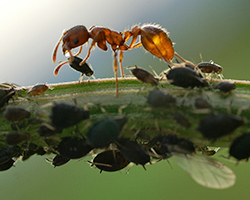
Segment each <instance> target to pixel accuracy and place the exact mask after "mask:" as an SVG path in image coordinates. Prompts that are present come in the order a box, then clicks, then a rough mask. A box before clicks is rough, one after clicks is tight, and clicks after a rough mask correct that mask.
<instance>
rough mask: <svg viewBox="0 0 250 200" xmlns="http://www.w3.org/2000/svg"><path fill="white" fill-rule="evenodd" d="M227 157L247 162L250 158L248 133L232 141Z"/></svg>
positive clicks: (249, 135) (249, 134)
mask: <svg viewBox="0 0 250 200" xmlns="http://www.w3.org/2000/svg"><path fill="white" fill-rule="evenodd" d="M229 155H230V156H233V157H234V158H236V159H237V160H243V159H246V160H247V161H248V159H249V157H250V133H244V134H242V135H241V136H239V137H237V138H236V139H235V140H234V141H233V143H232V144H231V146H230V149H229Z"/></svg>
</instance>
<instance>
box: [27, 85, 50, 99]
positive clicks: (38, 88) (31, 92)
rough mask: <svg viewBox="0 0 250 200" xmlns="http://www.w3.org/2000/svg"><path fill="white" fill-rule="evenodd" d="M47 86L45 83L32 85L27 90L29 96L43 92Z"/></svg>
mask: <svg viewBox="0 0 250 200" xmlns="http://www.w3.org/2000/svg"><path fill="white" fill-rule="evenodd" d="M48 88H49V87H48V86H47V85H46V84H38V85H34V86H32V87H31V88H29V90H28V91H27V94H28V95H29V96H36V95H40V94H42V93H44V92H45V91H46V90H47V89H48Z"/></svg>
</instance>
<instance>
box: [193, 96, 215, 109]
mask: <svg viewBox="0 0 250 200" xmlns="http://www.w3.org/2000/svg"><path fill="white" fill-rule="evenodd" d="M194 106H195V108H197V109H209V108H212V105H211V104H210V103H209V102H208V101H206V100H205V99H203V98H201V97H198V98H196V99H195V103H194Z"/></svg>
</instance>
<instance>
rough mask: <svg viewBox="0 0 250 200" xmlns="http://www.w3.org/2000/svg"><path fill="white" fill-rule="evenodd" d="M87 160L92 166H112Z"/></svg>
mask: <svg viewBox="0 0 250 200" xmlns="http://www.w3.org/2000/svg"><path fill="white" fill-rule="evenodd" d="M87 162H88V163H90V164H91V167H93V166H94V165H101V166H104V167H112V165H109V164H105V163H96V162H91V161H89V160H87Z"/></svg>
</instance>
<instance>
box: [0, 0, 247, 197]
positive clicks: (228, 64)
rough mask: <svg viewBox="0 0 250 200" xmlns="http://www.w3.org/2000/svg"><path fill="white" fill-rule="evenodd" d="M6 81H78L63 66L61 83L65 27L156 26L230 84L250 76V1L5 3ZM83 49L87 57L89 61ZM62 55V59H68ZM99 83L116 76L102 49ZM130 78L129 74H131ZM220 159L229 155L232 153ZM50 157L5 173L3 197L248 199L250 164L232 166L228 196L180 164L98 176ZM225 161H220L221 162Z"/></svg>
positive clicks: (141, 60)
mask: <svg viewBox="0 0 250 200" xmlns="http://www.w3.org/2000/svg"><path fill="white" fill-rule="evenodd" d="M0 5H1V10H0V11H1V12H0V20H1V27H2V28H1V29H2V30H1V33H0V34H1V37H0V42H1V44H2V48H1V50H0V51H1V52H0V55H1V74H0V81H1V82H5V81H8V82H14V83H17V84H19V85H32V84H35V83H38V82H40V83H44V82H48V83H55V82H64V81H75V80H78V78H79V74H78V73H76V72H75V71H73V70H71V69H70V68H69V67H67V66H64V67H63V68H62V69H61V70H60V72H59V74H58V76H57V77H54V75H53V73H52V72H53V69H54V67H55V66H56V64H54V63H52V60H51V55H52V51H53V49H54V46H55V44H56V42H57V41H58V39H59V37H60V36H61V34H62V31H63V30H64V29H69V28H71V27H72V26H75V25H78V24H83V25H85V26H86V27H87V28H89V27H91V26H92V25H101V26H105V27H109V28H111V29H114V30H117V31H123V30H126V29H130V28H131V26H133V25H135V24H139V23H140V24H144V23H156V24H160V25H161V26H162V27H164V28H166V29H167V30H168V31H169V32H170V38H171V40H172V41H173V42H174V43H175V50H176V51H177V52H178V53H179V54H180V55H182V56H183V57H184V58H186V59H188V60H191V61H193V62H195V63H199V62H200V61H201V59H200V56H199V54H200V53H201V54H202V57H203V60H204V61H209V60H211V59H213V60H214V61H215V62H216V63H218V64H220V65H221V66H223V75H224V76H225V78H232V79H244V80H249V78H250V75H249V74H250V67H249V64H250V56H249V52H250V40H249V35H250V12H249V8H250V1H248V0H237V1H235V0H220V1H218V0H209V1H198V0H190V1H184V0H166V1H160V0H155V1H149V0H138V1H132V0H127V1H114V0H106V1H97V0H91V1H86V0H85V1H74V0H72V1H64V2H62V1H59V0H58V1H47V0H45V1H29V0H24V1H9V0H8V1H4V0H3V1H1V3H0ZM86 51H87V48H86V47H85V48H84V51H83V53H82V54H81V56H82V57H84V56H85V55H86ZM64 59H65V58H64V57H63V55H62V53H61V50H59V52H58V59H57V61H60V60H64ZM89 62H90V63H91V64H92V66H93V68H94V70H95V76H96V77H97V78H102V77H112V76H113V70H112V62H113V59H112V54H111V51H110V50H109V51H108V52H103V51H101V50H99V49H98V48H96V49H95V50H94V51H92V54H91V56H90V58H89ZM123 64H124V66H132V65H138V66H140V67H143V68H145V69H149V67H148V66H149V65H151V66H152V67H153V68H154V69H155V70H156V71H157V72H158V73H160V72H161V71H162V70H164V69H166V68H167V66H166V64H165V63H164V62H163V61H159V59H158V58H154V57H153V56H152V55H151V54H150V53H147V52H146V53H145V51H144V50H143V49H142V48H138V49H134V50H131V51H128V52H125V53H124V61H123ZM125 73H128V72H125ZM218 154H222V155H228V153H227V150H224V151H220V152H219V153H218ZM45 158H46V157H38V156H37V157H35V156H33V157H32V158H30V159H29V160H28V161H26V162H25V163H22V162H21V161H18V162H17V163H16V167H13V168H11V169H10V170H8V171H6V172H1V173H0V197H1V199H5V200H8V199H20V200H22V199H26V200H27V199H144V200H146V199H185V200H189V199H192V200H195V199H199V200H200V199H202V200H206V199H229V200H230V199H249V197H248V195H247V192H248V189H249V182H250V176H249V163H241V164H240V165H238V166H236V165H235V164H234V163H230V162H228V161H224V160H223V159H222V161H223V162H224V163H226V164H227V165H228V166H229V167H230V168H231V169H232V170H233V171H234V172H235V173H236V175H237V181H236V184H235V186H233V187H232V188H229V189H225V190H213V189H207V188H204V187H202V186H199V185H198V184H196V183H195V182H194V181H192V179H191V178H190V176H189V175H188V174H187V173H186V172H184V171H183V170H181V169H180V168H179V167H178V166H177V165H175V164H174V163H173V162H172V163H171V164H172V166H173V169H171V167H170V166H169V165H168V163H167V162H166V161H162V162H159V163H157V164H154V165H151V166H147V167H146V168H147V171H144V170H143V168H142V167H140V166H134V167H132V169H131V170H130V172H129V174H126V173H125V172H126V171H125V170H123V171H120V172H117V173H105V172H103V173H102V174H100V173H99V171H98V170H97V169H96V170H95V169H91V168H90V167H89V165H88V164H87V163H86V160H87V158H85V159H83V160H80V161H70V163H68V164H66V165H65V166H62V167H58V168H53V167H52V166H51V165H50V164H48V163H47V162H45ZM220 160H221V159H220Z"/></svg>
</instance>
